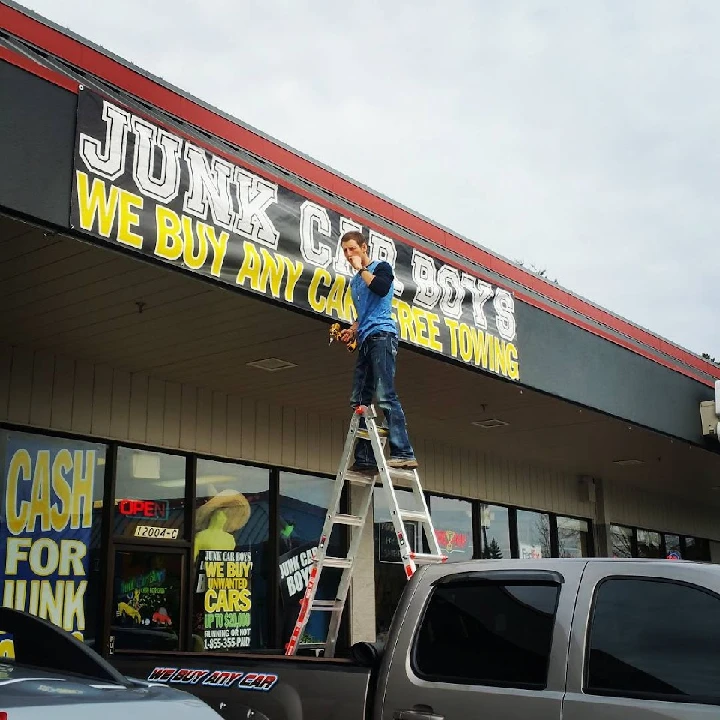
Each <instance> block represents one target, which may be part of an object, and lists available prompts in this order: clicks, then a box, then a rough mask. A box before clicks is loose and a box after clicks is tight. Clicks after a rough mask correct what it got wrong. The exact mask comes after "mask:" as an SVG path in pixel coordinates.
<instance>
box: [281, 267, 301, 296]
mask: <svg viewBox="0 0 720 720" xmlns="http://www.w3.org/2000/svg"><path fill="white" fill-rule="evenodd" d="M283 261H284V262H285V264H286V265H287V269H288V279H287V284H286V285H285V299H286V300H287V301H288V302H293V297H294V296H295V286H296V285H297V282H298V280H299V279H300V278H301V277H302V274H303V270H304V266H303V264H302V263H301V262H300V261H299V260H296V261H295V262H293V261H292V260H290V258H286V257H283Z"/></svg>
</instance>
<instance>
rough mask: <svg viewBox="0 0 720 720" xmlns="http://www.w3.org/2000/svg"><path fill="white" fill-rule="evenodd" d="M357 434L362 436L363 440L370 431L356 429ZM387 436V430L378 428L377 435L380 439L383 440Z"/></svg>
mask: <svg viewBox="0 0 720 720" xmlns="http://www.w3.org/2000/svg"><path fill="white" fill-rule="evenodd" d="M357 436H358V437H359V438H362V439H363V440H369V439H370V432H369V431H368V430H358V431H357ZM387 436H388V433H387V430H381V429H380V428H378V437H379V438H380V440H385V438H387Z"/></svg>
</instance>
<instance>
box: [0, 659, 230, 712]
mask: <svg viewBox="0 0 720 720" xmlns="http://www.w3.org/2000/svg"><path fill="white" fill-rule="evenodd" d="M0 697H2V707H3V709H4V710H7V709H10V708H16V712H17V711H21V710H22V709H23V708H25V709H27V710H31V709H32V708H35V709H37V708H38V707H42V706H50V705H51V706H53V708H57V709H61V708H62V707H63V706H64V707H65V709H67V710H68V711H69V713H68V717H70V716H71V713H73V714H74V715H73V716H74V717H76V718H78V720H80V718H84V717H85V715H84V713H83V712H82V706H86V705H87V706H92V708H90V707H88V708H87V709H88V716H87V717H88V718H89V717H91V715H90V713H92V714H93V715H92V716H94V717H97V713H102V717H103V720H114V718H115V717H118V718H120V717H124V720H127V714H128V712H130V713H132V717H133V720H145V719H146V718H148V719H149V718H153V720H157V713H158V712H163V713H167V712H172V713H173V720H181V719H184V718H190V717H193V718H198V720H200V719H201V718H203V719H204V718H207V719H208V720H211V719H215V720H216V719H217V718H218V717H219V715H217V713H215V711H213V710H212V709H211V708H210V707H209V706H208V705H206V704H205V703H204V702H202V701H201V700H199V699H198V698H196V697H194V696H193V695H190V694H189V693H186V692H183V691H182V690H178V689H176V688H171V687H167V686H164V685H155V684H152V683H148V682H146V681H144V680H136V679H134V678H128V684H127V685H117V684H115V683H109V682H107V681H104V680H95V679H93V678H87V677H80V676H77V675H72V674H70V673H68V674H61V673H57V672H51V671H48V670H44V669H42V668H35V667H29V666H25V665H18V664H0ZM99 705H102V706H103V707H102V709H101V708H99V707H98V706H99ZM53 714H54V717H56V715H55V712H54V713H53ZM12 717H14V718H15V717H22V714H21V715H19V716H18V715H17V714H16V713H13V715H12Z"/></svg>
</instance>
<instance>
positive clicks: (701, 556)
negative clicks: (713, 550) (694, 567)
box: [685, 537, 710, 562]
mask: <svg viewBox="0 0 720 720" xmlns="http://www.w3.org/2000/svg"><path fill="white" fill-rule="evenodd" d="M685 560H700V561H704V562H709V561H710V543H709V542H708V541H707V540H704V539H702V538H695V537H686V538H685Z"/></svg>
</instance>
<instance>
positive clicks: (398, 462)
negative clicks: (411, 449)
mask: <svg viewBox="0 0 720 720" xmlns="http://www.w3.org/2000/svg"><path fill="white" fill-rule="evenodd" d="M417 466H418V461H417V460H416V459H415V458H390V459H389V460H388V467H391V468H395V469H396V470H414V469H415V468H416V467H417Z"/></svg>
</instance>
